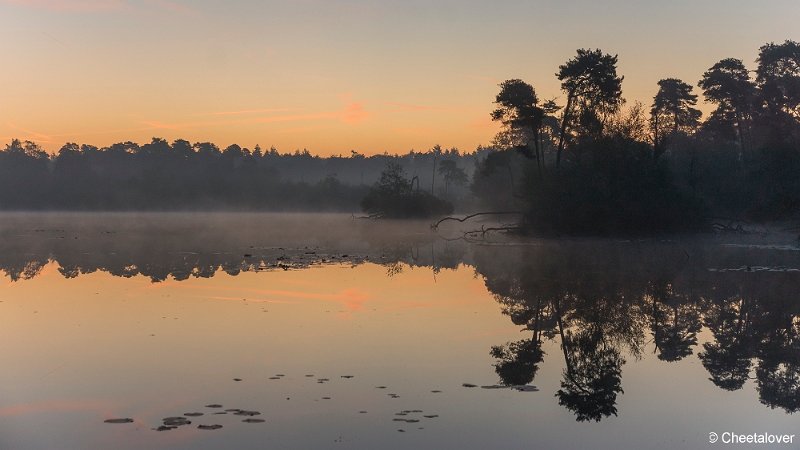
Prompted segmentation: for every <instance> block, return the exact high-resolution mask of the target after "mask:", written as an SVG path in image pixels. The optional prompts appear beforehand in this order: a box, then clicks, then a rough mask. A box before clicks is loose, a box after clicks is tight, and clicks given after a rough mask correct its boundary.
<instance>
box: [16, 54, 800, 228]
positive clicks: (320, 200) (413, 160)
mask: <svg viewBox="0 0 800 450" xmlns="http://www.w3.org/2000/svg"><path fill="white" fill-rule="evenodd" d="M617 60H618V58H617V56H616V55H613V56H612V55H610V54H606V53H603V52H602V51H601V50H599V49H595V50H587V49H580V50H578V51H577V54H576V55H575V56H574V57H573V58H572V59H570V60H568V61H567V62H566V63H564V64H563V65H561V66H560V67H559V68H558V69H559V70H558V72H557V74H556V76H557V77H558V79H559V81H560V82H561V90H562V93H563V97H562V98H560V99H552V100H546V101H542V100H540V99H539V97H538V96H537V94H536V91H535V89H534V88H533V86H532V85H530V84H528V83H526V82H524V81H522V80H519V79H511V80H507V81H504V82H503V83H501V84H500V92H499V93H498V94H497V96H496V98H495V105H496V109H495V110H494V111H492V112H491V118H492V119H493V120H495V121H498V122H499V123H501V124H502V131H501V132H500V133H499V134H498V135H497V136H496V137H495V139H494V141H493V142H492V144H491V147H489V148H483V147H479V148H478V149H477V151H476V152H474V153H467V154H463V153H461V152H459V151H458V150H457V149H449V150H443V149H441V148H440V147H439V146H436V147H434V148H433V149H430V150H428V151H426V152H423V153H420V152H414V151H412V152H410V153H408V154H406V155H402V156H392V155H387V154H384V155H377V156H369V157H367V156H364V155H361V154H359V153H356V152H352V153H351V154H350V155H349V156H347V157H342V156H333V157H327V158H321V157H318V156H312V155H311V154H310V153H309V152H307V151H302V152H300V151H296V152H294V153H293V154H280V153H279V152H278V151H277V150H275V149H274V148H273V149H270V150H267V151H262V149H260V148H259V147H257V146H256V147H255V148H254V149H252V150H250V149H247V148H242V147H240V146H238V145H231V146H229V147H227V148H225V149H220V148H218V147H217V146H215V145H214V144H211V143H207V142H206V143H194V144H192V143H190V142H188V141H185V140H176V141H174V142H172V143H171V144H170V143H168V142H167V141H165V140H163V139H158V138H154V139H153V140H152V142H150V143H147V144H144V145H139V144H136V143H132V142H123V143H118V144H114V145H111V146H109V147H105V148H97V147H93V146H91V145H80V146H79V145H77V144H74V143H68V144H66V145H64V146H63V147H62V148H61V149H60V150H59V151H58V153H57V154H55V155H49V154H47V153H46V152H44V151H43V150H42V149H41V148H40V147H39V146H37V145H36V144H35V143H33V142H30V141H24V142H21V141H19V140H14V141H12V142H11V143H10V144H9V145H7V146H6V148H5V150H3V151H0V209H46V208H52V209H94V210H97V209H105V210H120V209H123V210H125V209H135V210H164V209H255V210H277V211H282V210H320V211H325V210H345V211H356V210H359V209H360V207H363V209H364V210H365V211H367V212H368V213H369V214H371V215H375V216H384V217H397V216H426V215H430V214H440V213H441V212H446V211H449V210H450V209H451V208H450V207H449V205H450V204H454V205H455V208H456V209H457V210H460V211H465V210H470V209H482V208H485V209H486V210H490V211H498V210H503V211H510V210H514V211H520V212H523V213H524V222H523V223H522V224H521V225H522V227H523V228H524V229H529V230H535V231H537V232H551V233H559V234H561V233H563V234H615V233H620V234H625V233H640V232H659V231H684V230H698V229H703V228H705V227H708V225H709V218H710V217H714V216H724V217H726V218H735V219H750V220H759V221H766V220H787V219H792V218H797V217H798V214H800V44H798V43H797V42H794V41H785V42H784V43H781V44H774V43H770V44H766V45H764V46H762V47H761V48H760V51H759V56H758V58H757V60H756V64H757V66H756V68H755V70H754V71H753V70H750V69H748V68H747V67H746V66H745V64H744V63H743V62H742V61H741V60H738V59H734V58H726V59H723V60H720V61H719V62H717V63H715V64H713V65H712V66H711V67H710V68H709V69H708V70H707V71H706V72H705V73H704V74H703V75H702V77H701V79H700V80H699V81H698V82H697V85H698V86H699V87H700V88H701V89H702V93H703V95H704V96H705V99H706V101H707V102H709V103H711V104H713V105H715V109H714V110H713V112H712V113H711V114H710V115H709V116H708V117H707V118H705V120H703V118H702V114H701V112H700V110H698V109H697V108H696V105H697V101H698V96H697V95H696V94H694V93H693V87H692V86H691V85H690V84H688V83H686V82H684V81H683V80H680V79H677V78H664V79H662V80H660V81H659V82H658V84H657V86H654V91H655V92H656V94H655V96H654V97H653V102H652V105H651V106H650V109H649V111H648V110H647V109H646V108H645V106H644V105H642V104H641V103H634V104H633V105H630V106H629V107H625V99H624V98H623V97H622V79H623V77H622V76H620V75H618V74H617ZM751 73H754V74H755V77H752V76H751ZM557 100H558V102H557ZM559 102H561V103H560V104H559ZM370 188H372V190H370ZM426 192H427V193H430V194H432V195H427V194H426ZM434 197H435V198H434ZM362 200H364V201H363V202H362ZM423 200H424V201H423ZM440 200H441V201H440ZM439 206H442V207H439ZM444 206H447V207H444ZM409 209H411V210H409ZM415 209H418V210H423V209H425V211H416V210H415ZM426 211H427V212H426Z"/></svg>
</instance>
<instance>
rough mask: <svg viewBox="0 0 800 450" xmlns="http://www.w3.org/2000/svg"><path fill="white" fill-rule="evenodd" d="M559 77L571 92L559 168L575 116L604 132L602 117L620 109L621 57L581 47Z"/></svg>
mask: <svg viewBox="0 0 800 450" xmlns="http://www.w3.org/2000/svg"><path fill="white" fill-rule="evenodd" d="M556 76H557V77H558V79H559V80H560V81H561V89H562V90H563V91H564V92H565V93H566V94H567V104H566V106H565V107H564V111H563V112H562V116H561V130H560V132H559V137H558V150H557V153H556V168H559V167H560V166H561V153H562V151H563V150H564V146H565V144H566V139H567V133H568V131H569V129H570V127H572V126H573V124H574V123H575V118H577V119H578V122H579V123H580V124H581V125H583V127H584V128H589V129H595V130H597V128H600V130H599V131H602V118H603V117H604V116H605V115H607V114H611V113H614V112H616V111H617V109H618V108H619V106H620V104H621V103H622V79H623V77H618V76H617V56H616V55H615V56H611V55H609V54H603V52H602V51H601V50H600V49H597V50H586V49H579V50H578V54H577V56H575V58H572V59H570V60H569V61H567V62H566V64H563V65H561V66H559V71H558V73H557V74H556Z"/></svg>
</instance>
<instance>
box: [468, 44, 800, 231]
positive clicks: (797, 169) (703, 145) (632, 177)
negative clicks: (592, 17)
mask: <svg viewBox="0 0 800 450" xmlns="http://www.w3.org/2000/svg"><path fill="white" fill-rule="evenodd" d="M756 62H757V68H756V70H755V73H756V77H755V78H752V77H751V76H750V71H748V69H747V68H746V67H745V65H744V63H743V62H742V61H741V60H738V59H733V58H727V59H723V60H721V61H719V62H718V63H716V64H714V65H713V66H712V67H711V68H709V70H708V71H706V72H705V73H704V74H703V76H702V79H701V80H699V82H698V86H699V87H700V88H701V89H702V93H703V95H704V97H705V99H706V101H707V102H709V103H712V104H714V105H715V106H716V109H715V110H714V111H713V112H712V113H711V114H710V115H709V116H708V117H707V118H706V119H705V120H702V114H701V112H700V111H699V110H698V109H697V108H696V106H697V102H698V96H697V95H696V94H694V93H693V87H692V86H691V85H690V84H689V83H687V82H685V81H683V80H680V79H677V78H665V79H662V80H660V81H659V82H658V90H657V92H656V94H655V96H654V99H653V103H652V107H651V109H650V113H649V117H648V115H647V114H646V113H645V110H644V107H643V106H642V105H641V104H639V103H636V104H634V105H632V106H631V107H629V108H623V107H622V106H623V105H624V103H625V100H624V99H623V97H622V89H621V83H622V79H623V78H622V77H621V76H619V75H618V74H617V56H612V55H609V54H604V53H603V52H602V51H600V50H585V49H581V50H578V52H577V55H576V56H575V57H574V58H572V59H570V60H569V61H567V63H565V64H564V65H562V66H560V67H559V71H558V73H557V74H556V76H557V77H558V79H559V80H560V81H561V89H562V91H563V93H564V94H565V96H566V100H565V105H564V106H563V107H559V106H558V105H556V103H555V101H553V100H550V101H547V102H544V103H541V102H540V101H539V99H538V97H537V95H536V91H535V90H534V88H533V86H531V85H529V84H527V83H525V82H524V81H522V80H518V79H513V80H508V81H505V82H503V83H501V84H500V93H498V94H497V97H496V99H495V104H496V105H497V109H495V110H494V111H493V112H492V113H491V117H492V119H493V120H496V121H499V122H500V123H501V124H502V125H503V131H502V132H501V133H499V134H498V136H497V137H496V138H495V143H494V144H495V147H496V151H495V152H494V153H492V154H489V155H488V156H487V157H486V158H485V159H482V160H481V162H480V163H479V165H478V167H477V169H476V172H475V176H474V178H473V184H472V188H473V192H474V193H475V194H476V196H477V197H478V198H480V199H481V200H482V202H483V204H488V205H502V206H517V207H519V208H521V209H524V210H525V211H527V213H528V217H527V218H526V223H529V224H532V225H533V226H534V227H536V228H538V229H540V230H547V231H552V232H559V233H590V234H607V233H625V232H641V231H645V232H650V231H665V230H690V229H698V228H701V227H702V226H703V224H704V222H705V220H706V219H707V218H708V217H710V216H726V217H736V218H743V219H747V218H749V219H756V220H775V219H787V218H792V217H796V216H797V214H798V213H800V44H798V43H797V42H794V41H786V42H784V43H781V44H774V43H770V44H766V45H764V46H762V47H761V49H760V52H759V57H758V59H757V61H756ZM559 111H560V112H559ZM556 124H557V125H556Z"/></svg>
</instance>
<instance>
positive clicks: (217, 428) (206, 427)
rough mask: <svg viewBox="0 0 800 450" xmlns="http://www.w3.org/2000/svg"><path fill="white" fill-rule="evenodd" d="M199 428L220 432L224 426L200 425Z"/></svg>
mask: <svg viewBox="0 0 800 450" xmlns="http://www.w3.org/2000/svg"><path fill="white" fill-rule="evenodd" d="M197 428H199V429H201V430H219V429H220V428H222V425H219V424H214V425H198V426H197Z"/></svg>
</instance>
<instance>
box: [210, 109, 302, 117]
mask: <svg viewBox="0 0 800 450" xmlns="http://www.w3.org/2000/svg"><path fill="white" fill-rule="evenodd" d="M288 111H297V109H296V108H264V109H242V110H239V111H216V112H210V113H201V114H197V115H198V116H237V115H245V114H266V113H274V112H288Z"/></svg>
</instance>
